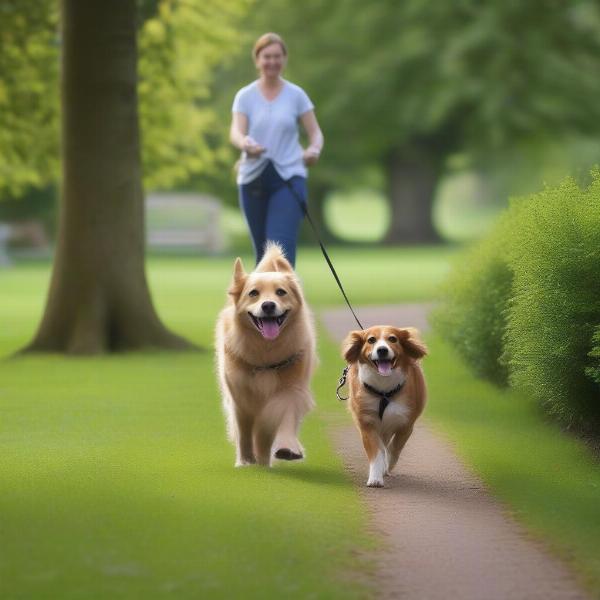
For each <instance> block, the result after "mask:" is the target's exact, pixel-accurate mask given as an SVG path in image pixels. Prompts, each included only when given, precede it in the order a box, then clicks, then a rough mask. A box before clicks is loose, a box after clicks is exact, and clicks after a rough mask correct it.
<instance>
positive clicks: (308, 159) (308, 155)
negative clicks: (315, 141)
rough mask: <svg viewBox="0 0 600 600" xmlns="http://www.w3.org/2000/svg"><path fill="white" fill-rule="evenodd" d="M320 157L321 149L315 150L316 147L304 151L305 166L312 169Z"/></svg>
mask: <svg viewBox="0 0 600 600" xmlns="http://www.w3.org/2000/svg"><path fill="white" fill-rule="evenodd" d="M319 156H321V150H319V148H315V147H314V146H309V147H308V148H307V149H306V150H305V151H304V153H303V155H302V158H303V159H304V164H305V165H306V166H308V167H310V166H311V165H314V164H316V163H317V161H318V160H319Z"/></svg>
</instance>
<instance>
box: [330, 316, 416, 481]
mask: <svg viewBox="0 0 600 600" xmlns="http://www.w3.org/2000/svg"><path fill="white" fill-rule="evenodd" d="M342 353H343V356H344V358H345V359H346V362H347V363H348V365H349V369H348V374H347V381H348V387H349V403H348V408H349V409H350V412H351V413H352V417H353V419H354V422H355V424H356V426H357V427H358V430H359V432H360V434H361V436H362V442H363V446H364V448H365V452H366V453H367V457H368V459H369V479H368V481H367V485H368V486H369V487H383V478H384V476H385V475H389V473H390V472H391V470H392V469H393V468H394V466H395V465H396V463H397V462H398V456H399V455H400V452H401V451H402V448H404V444H406V441H407V440H408V438H409V437H410V434H411V433H412V430H413V426H414V423H415V421H416V420H417V417H418V416H419V415H420V414H421V413H422V412H423V408H424V407H425V401H426V394H427V392H426V387H425V378H424V377H423V371H422V369H421V366H420V364H419V360H420V359H421V358H423V356H425V355H426V354H427V348H426V347H425V345H424V344H423V342H421V340H420V339H419V337H418V332H417V330H416V329H413V328H405V329H399V328H397V327H388V326H385V325H381V326H376V327H370V328H369V329H366V330H363V331H352V332H350V333H349V334H348V336H347V337H346V339H345V340H344V343H343V347H342Z"/></svg>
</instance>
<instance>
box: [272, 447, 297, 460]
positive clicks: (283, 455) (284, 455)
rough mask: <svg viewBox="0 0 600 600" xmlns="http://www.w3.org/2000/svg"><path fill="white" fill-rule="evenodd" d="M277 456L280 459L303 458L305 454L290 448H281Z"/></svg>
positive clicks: (276, 453)
mask: <svg viewBox="0 0 600 600" xmlns="http://www.w3.org/2000/svg"><path fill="white" fill-rule="evenodd" d="M275 458H278V459H279V460H301V459H302V458H304V456H303V455H302V454H298V453H297V452H294V451H293V450H290V449H289V448H279V450H277V452H275Z"/></svg>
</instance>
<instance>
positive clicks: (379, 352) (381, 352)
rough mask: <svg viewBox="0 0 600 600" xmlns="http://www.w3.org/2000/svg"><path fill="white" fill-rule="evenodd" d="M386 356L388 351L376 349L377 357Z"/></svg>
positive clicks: (380, 348) (381, 348)
mask: <svg viewBox="0 0 600 600" xmlns="http://www.w3.org/2000/svg"><path fill="white" fill-rule="evenodd" d="M387 355H388V349H387V348H384V347H383V346H380V347H379V348H377V356H379V357H381V358H383V357H384V356H387Z"/></svg>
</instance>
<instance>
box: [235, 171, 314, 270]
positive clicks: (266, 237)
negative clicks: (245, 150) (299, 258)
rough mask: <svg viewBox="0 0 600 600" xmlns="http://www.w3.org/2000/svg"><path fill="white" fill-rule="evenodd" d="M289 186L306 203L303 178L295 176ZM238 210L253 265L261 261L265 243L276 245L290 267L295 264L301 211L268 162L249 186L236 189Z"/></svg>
mask: <svg viewBox="0 0 600 600" xmlns="http://www.w3.org/2000/svg"><path fill="white" fill-rule="evenodd" d="M290 184H291V185H292V187H293V188H294V190H295V191H296V193H297V194H298V196H299V197H300V198H301V199H302V200H303V202H304V204H306V179H305V178H304V177H300V176H296V177H292V178H291V179H290ZM239 191H240V208H241V209H242V212H243V213H244V216H245V217H246V222H247V223H248V228H249V229H250V235H251V236H252V244H253V246H254V253H255V255H256V263H257V264H258V263H259V262H260V259H261V258H262V256H263V254H264V250H265V244H266V243H267V242H271V241H273V242H277V243H279V245H280V246H281V247H282V248H283V251H284V253H285V256H286V258H287V259H288V261H289V262H290V263H291V265H292V266H295V264H296V241H297V239H298V231H299V229H300V223H302V219H303V217H304V212H303V211H302V209H301V208H300V205H299V204H298V200H297V199H296V198H295V197H294V195H293V194H292V191H291V190H290V189H289V188H288V186H287V185H286V183H285V181H284V180H283V179H282V178H281V177H280V175H279V173H277V171H276V170H275V167H274V166H273V163H271V162H269V163H268V164H267V166H266V167H265V170H264V171H263V172H262V173H261V174H260V175H259V176H258V177H257V178H256V179H254V180H253V181H251V182H250V183H244V184H242V185H240V186H239Z"/></svg>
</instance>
